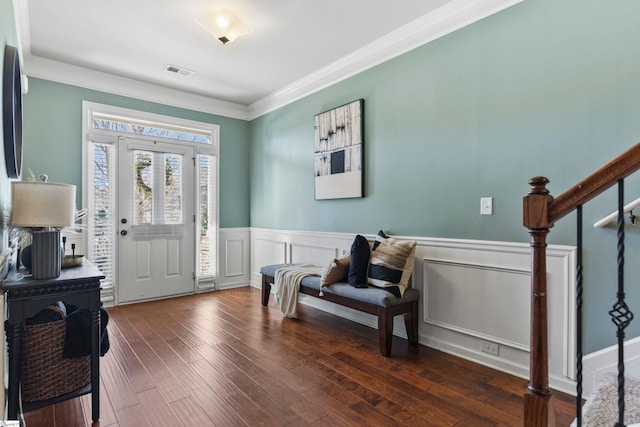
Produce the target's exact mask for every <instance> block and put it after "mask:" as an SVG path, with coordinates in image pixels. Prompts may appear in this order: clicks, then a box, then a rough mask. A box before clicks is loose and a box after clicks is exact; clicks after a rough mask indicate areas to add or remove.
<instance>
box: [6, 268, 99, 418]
mask: <svg viewBox="0 0 640 427" xmlns="http://www.w3.org/2000/svg"><path fill="white" fill-rule="evenodd" d="M104 277H105V276H104V275H103V274H102V272H101V271H100V270H98V268H96V267H95V266H94V265H93V264H91V263H90V262H89V261H86V260H85V262H84V263H83V264H82V265H81V266H78V267H71V268H67V269H63V270H62V272H61V274H60V277H56V278H55V279H46V280H33V279H31V278H30V277H24V278H21V279H20V275H19V272H18V273H16V272H12V273H10V274H9V277H7V280H6V281H5V282H4V283H3V284H2V291H3V292H4V293H5V299H6V317H7V344H8V349H9V389H8V391H7V394H8V396H7V398H8V414H7V415H8V419H10V420H17V419H18V411H19V407H20V402H19V399H20V396H19V392H20V367H21V355H22V331H23V325H24V320H25V319H28V318H30V317H33V316H34V315H35V314H37V313H38V312H39V311H40V310H43V309H45V308H47V306H48V305H49V304H51V303H54V302H56V301H64V302H65V303H68V304H73V305H75V306H77V307H78V308H81V309H87V310H89V312H90V313H91V384H89V385H87V386H86V387H83V388H81V389H79V390H76V391H73V392H71V393H67V394H65V395H63V396H58V397H55V398H52V399H48V400H46V401H41V402H29V403H25V404H24V405H23V410H24V411H25V412H27V411H29V410H32V409H36V408H40V407H43V406H46V405H50V404H53V403H57V402H61V401H63V400H67V399H71V398H74V397H77V396H81V395H83V394H87V393H91V415H92V418H93V420H94V421H97V420H98V419H99V418H100V280H101V279H104ZM18 279H19V280H18Z"/></svg>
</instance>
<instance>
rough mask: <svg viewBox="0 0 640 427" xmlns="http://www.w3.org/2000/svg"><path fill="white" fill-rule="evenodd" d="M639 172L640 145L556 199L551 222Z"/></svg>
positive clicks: (551, 206)
mask: <svg viewBox="0 0 640 427" xmlns="http://www.w3.org/2000/svg"><path fill="white" fill-rule="evenodd" d="M638 170H640V143H638V144H636V145H634V146H633V147H631V148H630V149H628V150H627V151H625V152H624V153H622V154H621V155H619V156H618V157H616V158H615V159H613V160H612V161H610V162H609V163H607V164H606V165H604V166H603V167H601V168H600V169H598V170H597V171H596V172H594V173H593V174H591V175H589V176H588V177H587V178H585V179H583V180H582V181H580V182H579V183H578V184H576V185H574V186H573V187H571V188H570V189H568V190H567V191H565V192H564V193H562V194H561V195H559V196H558V197H556V198H555V199H554V200H553V202H551V205H550V206H549V221H550V222H551V223H552V224H553V223H554V222H556V221H557V220H559V219H560V218H562V217H564V216H565V215H567V214H568V213H570V212H573V211H574V210H575V209H576V208H577V207H578V206H580V205H584V204H585V203H587V202H588V201H589V200H591V199H593V198H594V197H596V196H597V195H598V194H600V193H602V192H604V191H605V190H607V189H609V188H610V187H612V186H614V185H615V184H616V183H617V182H618V181H620V180H621V179H624V178H626V177H628V176H629V175H631V174H632V173H634V172H636V171H638Z"/></svg>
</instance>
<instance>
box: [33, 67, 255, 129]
mask: <svg viewBox="0 0 640 427" xmlns="http://www.w3.org/2000/svg"><path fill="white" fill-rule="evenodd" d="M25 59H26V60H25V71H26V74H27V75H29V76H30V77H37V78H41V79H45V80H51V81H55V82H58V83H65V84H69V85H72V86H79V87H84V88H87V89H92V90H98V91H102V92H107V93H112V94H115V95H121V96H126V97H129V98H136V99H141V100H143V101H149V102H156V103H159V104H163V105H171V106H174V107H179V108H185V109H188V110H195V111H201V112H204V113H210V114H217V115H220V116H225V117H231V118H234V119H241V120H249V115H248V109H247V107H246V106H244V105H240V104H235V103H232V102H227V101H222V100H219V99H214V98H210V97H207V96H202V95H197V94H194V93H189V92H185V91H182V90H178V89H172V88H168V87H165V86H160V85H156V84H152V83H146V82H142V81H139V80H133V79H128V78H125V77H120V76H116V75H113V74H109V73H103V72H101V71H95V70H90V69H88V68H83V67H78V66H75V65H69V64H64V63H62V62H58V61H52V60H49V59H44V58H41V57H39V56H32V55H25Z"/></svg>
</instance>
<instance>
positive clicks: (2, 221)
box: [0, 0, 18, 253]
mask: <svg viewBox="0 0 640 427" xmlns="http://www.w3.org/2000/svg"><path fill="white" fill-rule="evenodd" d="M6 45H10V46H15V47H17V46H18V33H17V32H16V24H15V21H14V18H13V4H12V2H11V0H0V46H1V47H2V51H0V66H2V68H0V70H3V69H4V49H5V46H6ZM0 91H1V89H0ZM0 104H1V103H0ZM2 117H3V110H2V105H0V120H2ZM0 141H2V143H1V144H0V147H4V123H3V131H2V132H0ZM10 209H11V184H10V180H9V179H8V178H7V168H6V166H5V158H4V150H3V149H0V253H1V252H2V251H4V249H5V248H6V247H7V245H8V233H7V221H8V215H9V211H10Z"/></svg>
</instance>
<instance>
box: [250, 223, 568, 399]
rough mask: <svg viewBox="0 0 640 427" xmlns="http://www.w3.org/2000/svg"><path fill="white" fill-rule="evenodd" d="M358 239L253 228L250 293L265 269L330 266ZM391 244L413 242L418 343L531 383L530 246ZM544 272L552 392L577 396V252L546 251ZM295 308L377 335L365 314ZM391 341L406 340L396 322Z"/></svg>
mask: <svg viewBox="0 0 640 427" xmlns="http://www.w3.org/2000/svg"><path fill="white" fill-rule="evenodd" d="M355 234H356V233H325V232H310V231H288V230H274V229H262V228H252V229H251V286H254V287H258V288H259V287H260V286H261V283H262V282H261V276H260V267H262V266H263V265H268V264H278V263H289V262H295V263H311V264H317V265H322V266H324V265H328V264H329V262H330V261H331V260H332V259H333V258H335V257H340V256H342V255H344V254H348V253H349V251H350V248H351V243H352V242H353V238H354V237H355ZM365 237H367V238H368V239H370V240H373V239H375V235H374V234H371V235H365ZM394 237H397V238H400V239H412V240H416V241H417V247H416V254H415V264H414V274H413V278H412V286H413V287H414V288H416V289H418V290H419V291H420V313H419V314H420V319H422V321H421V322H420V329H419V341H420V343H421V344H424V345H427V346H429V347H432V348H436V349H438V350H441V351H444V352H446V353H450V354H454V355H457V356H460V357H463V358H465V359H468V360H471V361H473V362H476V363H479V364H482V365H485V366H490V367H493V368H495V369H498V370H501V371H504V372H508V373H510V374H513V375H516V376H519V377H522V378H528V376H529V313H530V298H529V293H530V271H531V248H530V247H529V244H528V243H511V242H494V241H478V240H461V239H435V238H428V237H414V236H394ZM547 268H548V271H549V273H548V290H549V295H548V304H549V377H550V378H549V384H550V386H551V387H552V388H554V389H557V390H560V391H563V392H566V393H572V394H575V381H574V376H575V375H574V367H575V344H574V343H575V324H574V319H575V305H574V301H575V248H574V247H572V246H558V245H549V246H548V248H547ZM299 302H300V303H301V304H307V305H311V306H313V307H316V308H318V309H320V310H324V311H327V312H330V313H333V314H335V315H338V316H341V317H344V318H347V319H350V320H352V321H355V322H358V323H361V324H364V325H367V326H370V327H372V328H376V327H377V320H376V318H375V316H371V315H368V314H366V313H361V312H357V311H354V310H350V309H348V308H345V307H342V306H338V305H336V304H332V303H330V302H327V301H323V300H320V299H318V298H311V297H305V296H304V295H301V296H300V299H299ZM394 334H395V335H397V336H400V337H402V338H406V332H405V328H404V322H403V320H402V318H401V317H400V316H397V317H396V319H395V320H394Z"/></svg>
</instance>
